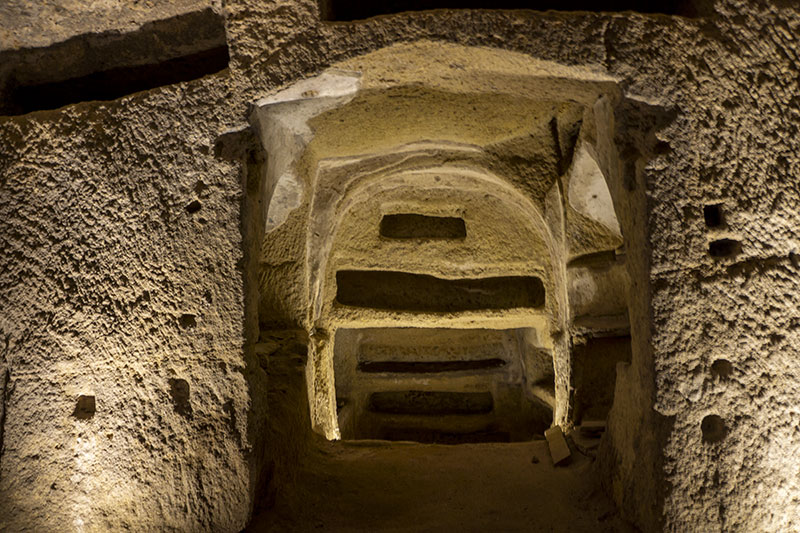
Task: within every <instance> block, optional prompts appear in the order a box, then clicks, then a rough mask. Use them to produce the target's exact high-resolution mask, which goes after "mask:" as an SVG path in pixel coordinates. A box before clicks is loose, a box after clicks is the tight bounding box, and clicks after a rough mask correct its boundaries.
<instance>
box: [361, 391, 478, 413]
mask: <svg viewBox="0 0 800 533" xmlns="http://www.w3.org/2000/svg"><path fill="white" fill-rule="evenodd" d="M493 408H494V400H493V398H492V393H491V392H440V391H414V390H412V391H382V392H374V393H372V394H371V395H370V397H369V410H370V411H372V412H373V413H385V414H394V415H426V416H443V415H479V414H486V413H491V412H492V409H493Z"/></svg>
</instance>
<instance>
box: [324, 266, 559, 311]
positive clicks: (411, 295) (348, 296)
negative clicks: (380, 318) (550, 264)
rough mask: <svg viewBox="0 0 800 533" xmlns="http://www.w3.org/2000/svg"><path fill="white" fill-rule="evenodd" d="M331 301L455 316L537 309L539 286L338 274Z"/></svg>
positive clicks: (525, 281) (510, 280) (515, 279)
mask: <svg viewBox="0 0 800 533" xmlns="http://www.w3.org/2000/svg"><path fill="white" fill-rule="evenodd" d="M336 285H337V293H336V300H337V302H338V303H340V304H342V305H349V306H353V307H371V308H374V309H392V310H402V311H412V312H413V311H428V312H458V311H474V310H479V309H512V308H520V307H531V308H536V307H541V306H542V305H544V302H545V293H544V285H543V284H542V281H541V280H540V279H539V278H536V277H534V276H507V277H496V278H480V279H455V280H451V279H441V278H435V277H433V276H427V275H424V274H410V273H407V272H391V271H357V270H340V271H339V272H337V273H336Z"/></svg>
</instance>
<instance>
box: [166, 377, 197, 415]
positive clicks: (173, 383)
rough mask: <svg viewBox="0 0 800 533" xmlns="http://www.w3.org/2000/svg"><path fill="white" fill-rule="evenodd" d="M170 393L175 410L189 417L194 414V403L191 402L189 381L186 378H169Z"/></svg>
mask: <svg viewBox="0 0 800 533" xmlns="http://www.w3.org/2000/svg"><path fill="white" fill-rule="evenodd" d="M169 394H170V396H171V397H172V406H173V407H174V409H175V412H176V413H178V414H179V415H181V416H185V417H186V418H189V417H191V416H192V404H191V403H190V402H189V382H188V381H186V380H185V379H175V378H171V379H170V380H169Z"/></svg>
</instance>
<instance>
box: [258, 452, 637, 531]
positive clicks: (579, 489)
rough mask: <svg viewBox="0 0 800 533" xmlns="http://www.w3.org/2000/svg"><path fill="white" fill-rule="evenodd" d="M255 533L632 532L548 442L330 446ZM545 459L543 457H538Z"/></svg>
mask: <svg viewBox="0 0 800 533" xmlns="http://www.w3.org/2000/svg"><path fill="white" fill-rule="evenodd" d="M323 446H324V447H323V449H321V450H320V451H318V452H316V453H314V454H312V456H311V458H309V459H307V460H306V461H304V463H305V464H303V465H302V466H300V467H299V468H298V469H297V471H296V476H297V477H296V484H295V486H291V484H286V485H284V487H283V490H281V491H280V492H279V494H278V496H277V498H276V502H275V505H274V507H273V508H272V509H271V510H269V511H267V512H263V513H262V514H260V515H258V516H256V517H255V518H254V519H253V522H252V524H251V525H250V527H249V528H248V529H247V531H252V532H262V531H263V532H290V531H334V532H349V531H353V532H355V531H358V532H408V531H430V532H434V531H435V532H439V531H444V532H450V531H453V532H486V531H498V532H506V531H509V532H511V531H529V532H551V531H552V532H562V531H563V532H582V531H587V532H606V531H609V532H615V531H620V532H631V531H634V530H633V529H632V528H630V527H629V526H627V525H625V524H624V523H623V522H622V520H621V519H620V518H619V517H618V516H617V514H616V511H615V509H614V507H613V505H612V504H611V502H610V501H609V500H608V499H607V498H606V497H605V496H604V495H603V494H602V492H601V491H600V490H599V489H598V488H597V483H596V481H595V479H594V476H593V474H592V462H591V461H590V460H589V459H587V458H586V457H584V456H582V455H581V454H576V455H575V456H574V458H573V462H572V464H570V465H569V466H566V467H553V465H552V462H551V460H550V455H549V451H548V448H547V444H546V443H545V442H544V441H533V442H525V443H513V444H466V445H458V446H442V445H424V444H413V443H386V442H381V441H359V442H350V443H347V442H338V443H325V444H324V445H323ZM534 458H536V459H534Z"/></svg>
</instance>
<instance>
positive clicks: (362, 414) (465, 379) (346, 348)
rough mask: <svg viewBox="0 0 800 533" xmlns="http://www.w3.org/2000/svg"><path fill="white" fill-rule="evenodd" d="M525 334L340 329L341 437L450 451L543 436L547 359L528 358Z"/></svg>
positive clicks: (548, 406) (550, 381)
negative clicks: (466, 445) (445, 447)
mask: <svg viewBox="0 0 800 533" xmlns="http://www.w3.org/2000/svg"><path fill="white" fill-rule="evenodd" d="M526 337H527V338H530V335H527V336H526V334H525V331H524V330H515V329H511V330H489V329H447V328H368V329H339V330H338V331H337V332H336V338H335V340H334V375H335V381H336V404H337V419H338V424H339V428H340V430H341V435H342V438H343V439H376V438H377V439H386V440H414V441H421V442H438V443H447V444H456V443H466V442H476V441H477V442H487V441H491V440H498V441H500V442H510V441H512V440H515V441H519V440H528V439H530V438H532V437H533V435H535V434H537V433H542V432H543V431H544V430H545V429H547V428H548V427H549V426H550V424H551V423H552V420H553V406H552V403H551V401H550V399H549V398H548V395H550V394H552V390H553V386H554V373H553V363H552V355H551V354H543V355H544V357H549V358H550V360H549V361H548V360H546V359H544V360H543V361H541V360H540V359H539V358H536V357H531V355H530V354H529V353H527V352H528V350H530V348H529V347H528V346H527V344H526ZM540 361H541V362H540ZM534 362H535V363H534ZM535 364H538V365H540V368H537V367H535ZM548 367H549V370H548Z"/></svg>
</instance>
